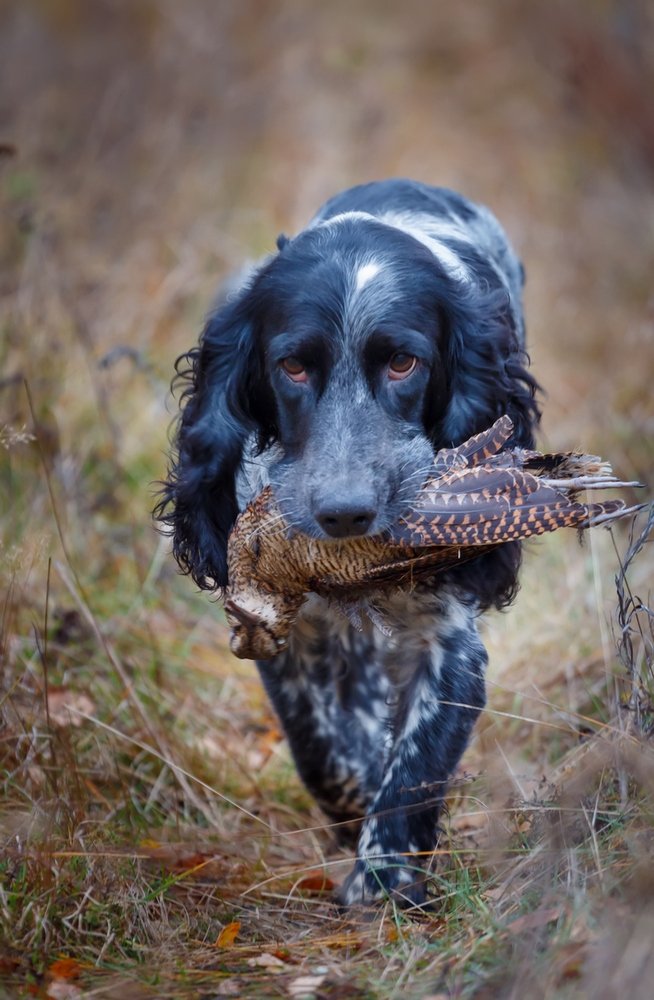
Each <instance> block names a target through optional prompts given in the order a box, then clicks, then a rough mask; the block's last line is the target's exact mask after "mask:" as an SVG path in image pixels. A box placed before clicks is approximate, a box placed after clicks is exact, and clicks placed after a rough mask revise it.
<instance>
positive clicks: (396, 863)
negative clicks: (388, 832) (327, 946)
mask: <svg viewBox="0 0 654 1000" xmlns="http://www.w3.org/2000/svg"><path fill="white" fill-rule="evenodd" d="M428 879H429V876H428V875H427V874H426V873H425V872H424V871H423V870H422V869H421V868H419V867H418V866H417V865H416V866H410V865H407V859H406V857H402V856H398V857H392V856H391V857H385V858H384V859H383V861H382V860H381V859H380V860H379V861H376V860H375V859H374V858H370V859H363V858H359V859H358V860H357V861H356V863H355V865H354V868H353V869H352V871H351V872H350V874H349V875H348V877H347V878H346V880H345V882H344V883H343V885H342V886H341V888H340V890H339V891H338V897H337V898H338V902H339V904H340V905H341V906H347V907H349V906H374V905H375V904H377V903H383V902H385V901H386V900H387V899H392V900H393V902H394V903H396V905H398V906H401V907H403V908H408V907H414V906H418V907H424V906H425V905H426V892H427V882H428Z"/></svg>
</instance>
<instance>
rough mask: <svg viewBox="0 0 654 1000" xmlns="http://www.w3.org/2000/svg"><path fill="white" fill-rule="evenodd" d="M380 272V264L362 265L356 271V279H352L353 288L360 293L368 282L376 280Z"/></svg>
mask: <svg viewBox="0 0 654 1000" xmlns="http://www.w3.org/2000/svg"><path fill="white" fill-rule="evenodd" d="M380 271H381V264H375V263H373V262H372V261H371V262H370V263H368V264H363V265H362V266H361V267H360V268H359V270H358V271H357V273H356V277H355V279H354V287H355V288H356V290H357V292H360V291H361V289H362V288H363V287H364V286H365V285H367V284H368V282H369V281H372V279H373V278H376V277H377V275H378V274H379V272H380Z"/></svg>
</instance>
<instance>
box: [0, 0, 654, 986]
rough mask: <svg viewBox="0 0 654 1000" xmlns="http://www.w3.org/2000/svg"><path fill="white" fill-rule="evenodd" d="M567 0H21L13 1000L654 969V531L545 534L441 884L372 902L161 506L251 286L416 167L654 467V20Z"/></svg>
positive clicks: (564, 396)
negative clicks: (491, 224) (202, 378)
mask: <svg viewBox="0 0 654 1000" xmlns="http://www.w3.org/2000/svg"><path fill="white" fill-rule="evenodd" d="M568 8H569V5H567V4H563V3H560V4H559V3H558V2H557V3H552V4H548V5H547V12H545V10H544V5H543V7H542V9H541V5H527V6H525V5H521V4H518V3H517V0H500V2H498V3H497V4H494V5H483V4H476V3H471V4H466V5H461V6H460V7H458V8H457V11H456V16H453V15H452V12H451V10H450V9H449V8H447V7H445V6H443V8H442V10H441V7H440V5H428V4H422V3H420V2H419V0H409V2H408V4H406V3H405V4H402V5H401V10H400V9H399V8H398V9H396V8H394V7H392V6H388V5H379V6H377V5H374V4H372V3H368V2H364V3H361V4H360V5H355V6H353V5H352V4H347V5H346V4H345V2H344V0H336V2H334V3H333V4H330V5H323V6H322V7H320V6H319V5H317V4H315V5H312V4H302V3H300V2H298V0H284V2H282V3H279V4H268V3H266V2H263V0H246V2H245V3H242V4H238V5H237V4H235V3H234V4H228V3H224V4H221V5H216V4H213V3H210V2H209V0H193V2H191V3H189V4H187V5H184V7H183V9H182V7H181V6H180V5H178V4H177V3H175V2H174V0H160V2H158V3H154V2H146V0H139V2H135V3H129V4H128V3H122V2H121V3H115V4H114V3H108V2H107V3H104V2H101V0H93V2H91V3H87V2H82V0H32V2H30V3H19V2H18V0H16V2H15V3H14V2H10V3H9V4H6V5H5V6H4V7H3V9H2V11H0V66H1V67H2V74H3V80H2V81H1V83H0V128H1V129H2V132H1V134H0V147H1V148H0V152H1V154H2V159H1V160H0V169H1V173H0V211H1V213H2V218H3V225H2V230H1V232H0V272H1V275H2V276H1V278H0V330H1V335H0V370H1V374H0V488H1V490H2V500H1V506H0V526H1V528H2V538H3V540H2V548H1V549H0V559H1V561H2V566H1V571H0V573H1V575H0V578H1V579H2V584H3V587H2V590H1V592H0V602H1V603H0V608H1V611H0V615H1V618H0V621H1V625H0V657H1V671H2V673H1V675H0V676H1V678H2V687H1V690H0V712H1V713H2V727H1V728H0V758H1V761H2V771H1V774H2V787H3V796H2V800H1V802H0V837H1V842H2V856H1V860H0V872H1V881H0V996H7V997H14V996H42V997H45V996H50V997H56V996H58V997H78V996H89V997H91V996H93V997H113V996H116V997H121V998H126V997H130V998H131V997H189V998H192V997H214V996H245V995H247V996H262V997H273V996H283V997H286V996H297V997H299V996H309V995H311V996H315V997H317V998H327V997H339V998H340V997H353V998H354V997H361V998H367V997H384V998H391V997H397V996H400V995H402V996H407V997H414V996H415V997H427V996H437V997H448V996H453V997H454V996H456V997H472V996H474V997H478V998H484V997H488V998H490V997H498V996H507V997H513V996H515V997H517V996H521V997H522V996H536V997H551V996H562V997H583V996H593V997H600V998H604V997H605V998H607V1000H608V998H610V997H614V996H616V995H618V994H619V993H620V994H621V993H626V994H628V995H629V996H630V997H633V998H638V997H643V998H644V997H649V995H650V992H651V981H652V973H653V972H654V969H653V968H652V958H651V951H650V942H651V934H652V922H653V921H654V911H653V909H652V898H654V894H653V893H652V888H654V887H653V886H652V884H651V873H650V871H649V866H648V865H647V858H648V856H649V855H651V846H652V822H651V819H652V816H651V809H652V796H653V792H654V789H653V784H654V763H653V761H652V747H651V744H650V743H648V742H646V739H645V736H644V735H641V734H644V733H648V732H649V731H650V730H651V713H652V710H651V697H652V688H653V683H652V613H651V610H650V609H651V607H652V598H651V589H650V588H651V565H652V562H651V553H650V552H649V549H648V544H647V543H643V544H642V546H641V547H640V550H639V551H638V552H637V553H636V554H635V555H634V557H633V559H632V560H631V561H629V556H628V555H627V556H625V553H627V550H628V548H629V539H628V538H627V537H625V536H624V535H621V534H619V533H617V532H616V534H615V537H614V538H612V537H611V536H609V535H608V533H606V532H596V533H594V534H593V536H592V538H591V539H589V541H588V544H587V545H586V546H585V547H584V548H579V547H577V546H576V545H575V543H574V539H573V538H571V537H567V536H564V535H561V537H559V536H554V537H553V538H551V539H548V540H547V542H544V543H539V544H537V545H534V546H533V547H532V549H531V551H530V553H529V555H528V556H527V558H526V562H525V573H524V586H523V591H522V593H521V595H520V598H519V600H518V603H517V605H516V607H515V608H514V609H512V610H511V611H510V612H509V613H508V614H506V615H502V616H495V617H489V620H488V623H487V626H486V627H487V634H488V639H489V645H490V648H491V652H492V670H491V675H490V695H491V697H490V704H489V709H488V712H487V713H486V715H485V717H484V720H483V722H482V724H481V725H480V726H479V727H478V730H477V735H476V738H475V741H474V743H473V745H472V746H471V748H470V751H469V753H468V755H467V757H466V759H465V761H464V767H463V769H462V770H461V772H460V773H459V774H458V775H457V778H456V780H455V781H454V783H453V787H452V793H451V796H450V809H449V818H448V821H447V824H446V826H447V830H446V836H445V837H444V839H443V842H442V845H441V851H440V853H439V856H438V857H437V859H436V860H437V869H436V871H437V875H436V885H437V888H438V892H439V900H440V902H439V905H438V908H437V909H436V910H435V911H434V913H432V914H430V915H429V916H420V915H412V914H409V915H406V914H399V913H397V912H395V911H394V910H393V908H392V907H391V906H390V905H389V906H387V907H386V908H385V909H383V910H382V911H381V912H380V913H378V914H377V915H376V916H375V918H374V919H372V920H370V921H362V920H359V919H357V918H355V917H352V916H350V917H345V916H343V915H342V914H340V913H339V912H337V911H336V909H335V908H334V907H333V905H332V904H331V902H330V895H329V892H328V891H327V889H328V886H329V884H330V882H331V881H333V882H337V881H338V880H339V879H340V878H341V877H342V875H343V874H344V872H345V870H346V868H347V864H348V860H349V859H348V856H347V855H346V854H344V853H342V852H339V851H338V850H337V849H336V848H335V846H334V840H333V837H332V834H331V832H330V830H329V828H328V827H326V825H325V823H324V820H323V817H322V816H321V814H320V813H319V812H318V810H317V809H316V808H315V807H314V806H313V805H312V803H311V801H310V800H309V798H308V796H307V795H306V794H305V793H304V791H303V790H302V788H301V787H300V785H299V783H298V780H297V777H296V775H295V773H294V770H293V767H292V765H291V763H290V759H289V755H288V751H287V749H286V746H285V743H284V742H283V741H282V739H281V736H280V733H279V731H278V728H277V724H276V722H275V720H274V718H273V717H272V715H271V713H270V710H269V708H268V707H267V705H266V703H265V700H264V697H263V694H262V692H261V689H260V686H259V684H258V681H257V679H256V676H255V673H254V671H253V669H252V668H251V667H250V666H249V665H247V664H243V663H241V662H239V661H235V660H233V659H232V658H231V657H230V656H229V654H228V652H227V647H226V633H225V628H224V625H223V619H222V615H221V612H220V609H219V608H218V607H216V606H215V605H214V604H211V603H210V602H208V601H207V600H206V598H205V597H203V596H199V595H196V594H194V592H193V588H192V587H191V586H190V585H189V582H188V581H187V580H184V579H182V578H180V577H178V576H177V575H176V573H175V569H174V566H173V565H172V561H171V559H170V557H169V555H168V554H167V545H166V543H165V540H163V539H161V538H159V537H158V536H157V535H156V534H155V533H154V532H153V530H152V528H151V525H150V522H149V509H150V507H151V505H152V486H151V483H152V482H153V481H154V480H156V479H157V478H159V477H160V476H161V474H162V472H163V470H164V467H165V458H164V453H165V449H166V430H167V425H168V423H169V421H170V419H171V416H172V413H173V412H174V407H173V405H172V404H171V403H170V401H169V399H168V396H167V385H168V381H169V378H170V375H171V372H172V363H173V360H174V357H175V356H176V355H177V354H178V353H180V352H181V351H182V350H185V349H186V348H188V347H189V346H190V344H191V343H192V342H193V340H194V339H195V337H196V335H197V331H198V329H199V327H200V325H201V321H202V315H203V312H204V310H205V309H206V307H207V304H208V302H209V301H210V299H211V296H212V294H213V292H214V289H215V287H216V285H217V282H218V280H219V279H220V277H221V276H223V275H225V274H226V273H227V272H228V271H229V270H230V269H231V268H233V267H235V266H238V264H239V263H240V262H241V261H242V260H244V259H246V258H247V257H248V256H255V255H257V254H259V253H261V252H262V251H265V250H267V249H269V248H270V247H271V246H272V243H273V238H274V236H275V235H276V231H277V230H278V229H280V228H285V229H287V230H290V231H292V230H293V229H294V228H295V227H297V226H298V225H301V224H302V222H303V221H304V220H305V219H306V218H307V217H308V216H309V215H310V213H311V212H312V210H313V209H314V208H315V206H316V205H317V204H318V203H319V201H320V199H321V198H323V197H324V196H327V195H328V194H330V193H332V192H333V191H334V190H336V189H338V188H339V187H341V186H345V185H347V184H349V183H355V182H358V181H361V180H364V179H368V178H370V177H371V176H383V175H390V174H406V175H414V176H418V177H421V178H424V179H426V180H430V181H433V182H440V183H444V184H449V185H450V186H454V187H457V188H461V189H462V190H464V191H466V192H467V193H468V194H470V195H472V196H475V197H477V198H479V199H480V200H483V201H486V202H488V203H489V204H491V205H492V206H493V207H494V208H495V209H496V211H497V213H498V215H499V216H500V217H501V218H502V219H503V220H504V221H505V223H506V225H507V227H508V229H509V230H510V232H511V233H512V235H513V236H514V239H515V242H516V244H517V245H518V247H519V249H520V251H521V253H522V255H523V257H524V258H525V260H526V261H527V265H528V272H529V284H528V292H527V300H528V301H527V309H528V316H529V321H530V341H531V345H532V357H533V361H534V366H535V370H536V374H537V376H538V377H539V379H540V380H541V381H542V382H543V384H544V385H545V386H546V387H547V388H548V390H549V398H548V400H547V403H546V417H545V421H544V427H543V441H544V443H545V444H546V445H547V446H552V447H569V446H573V445H583V446H584V447H585V448H588V449H594V450H597V451H600V452H601V453H602V454H604V455H606V456H607V457H610V458H611V459H612V460H613V461H614V464H615V465H616V467H617V469H618V470H619V471H620V472H621V473H624V474H625V475H628V476H632V475H633V476H638V477H640V478H641V479H642V480H643V481H645V482H649V483H650V484H651V483H652V482H654V476H653V474H652V473H653V466H654V461H653V459H654V445H653V440H654V435H653V433H652V431H653V430H654V409H653V407H652V399H651V373H652V362H653V360H654V346H653V345H654V338H653V337H652V322H653V318H654V304H653V300H652V297H651V296H652V292H651V274H652V269H653V265H654V237H653V236H652V234H653V233H654V227H652V224H651V223H652V218H653V215H654V201H653V199H652V194H651V185H650V184H649V181H651V174H652V171H653V170H654V160H653V159H652V148H651V141H650V136H651V128H650V122H649V120H648V119H647V111H648V109H647V108H646V107H645V108H643V103H642V100H641V97H640V95H641V94H642V93H645V92H648V87H649V89H650V90H651V87H650V84H651V82H652V80H653V79H654V68H653V67H652V65H651V63H650V62H648V61H647V60H648V58H649V54H650V53H651V51H652V46H651V44H649V43H648V41H647V40H648V38H649V39H650V40H651V30H652V23H651V14H650V13H648V11H647V8H646V6H645V5H644V4H643V5H642V9H641V5H640V4H639V3H637V2H636V3H632V4H629V5H626V4H620V3H617V2H616V3H613V4H604V5H598V9H597V11H594V12H593V17H592V18H591V17H590V16H586V15H584V14H583V13H576V14H573V13H571V12H570V10H569V9H568ZM618 14H620V15H621V17H620V18H618ZM616 25H617V28H616ZM616 31H618V32H619V33H618V35H617V36H616V34H615V32H616ZM353 95H355V96H356V99H353ZM2 143H4V144H5V145H4V146H2V145H1V144H2ZM12 147H15V148H12ZM644 528H645V519H644V518H642V519H641V520H640V521H639V522H638V524H637V525H636V526H635V535H634V538H636V537H637V536H638V534H639V533H640V532H642V531H643V530H644ZM616 550H617V551H616ZM618 553H621V554H622V559H623V564H624V565H625V567H626V572H625V573H624V574H623V575H622V577H621V578H620V581H619V588H618V589H619V594H618V595H616V590H615V586H614V581H613V578H614V576H615V574H616V572H619V569H620V566H619V558H618ZM627 564H628V565H627ZM619 706H621V707H619ZM307 879H310V881H307ZM321 885H323V886H324V889H322V890H321ZM236 924H238V927H236V926H235V925H236ZM230 926H231V931H232V933H234V932H236V937H235V938H234V940H233V941H232V942H231V943H230V932H229V928H230ZM226 928H227V930H225V929H226ZM223 931H224V933H221V932H223ZM64 959H69V962H68V964H66V963H65V962H64V963H63V964H58V965H57V964H55V963H57V962H60V963H61V962H62V960H64Z"/></svg>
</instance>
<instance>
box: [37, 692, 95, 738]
mask: <svg viewBox="0 0 654 1000" xmlns="http://www.w3.org/2000/svg"><path fill="white" fill-rule="evenodd" d="M75 710H77V711H75ZM77 712H83V713H84V714H85V715H93V714H94V712H95V702H94V701H93V699H92V698H91V697H89V695H88V694H85V693H84V691H74V690H72V689H71V688H67V687H49V688H48V715H49V717H50V722H51V723H52V725H53V726H59V727H60V728H62V729H63V728H65V727H66V726H83V725H84V724H85V723H86V719H83V718H82V717H81V716H80V715H78V714H77Z"/></svg>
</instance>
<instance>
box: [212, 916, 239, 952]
mask: <svg viewBox="0 0 654 1000" xmlns="http://www.w3.org/2000/svg"><path fill="white" fill-rule="evenodd" d="M240 929H241V921H240V920H232V922H231V923H229V924H225V926H224V927H223V929H222V930H221V932H220V934H219V935H218V937H217V938H216V948H231V946H232V945H233V944H234V941H235V940H236V937H237V935H238V932H239V931H240Z"/></svg>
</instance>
